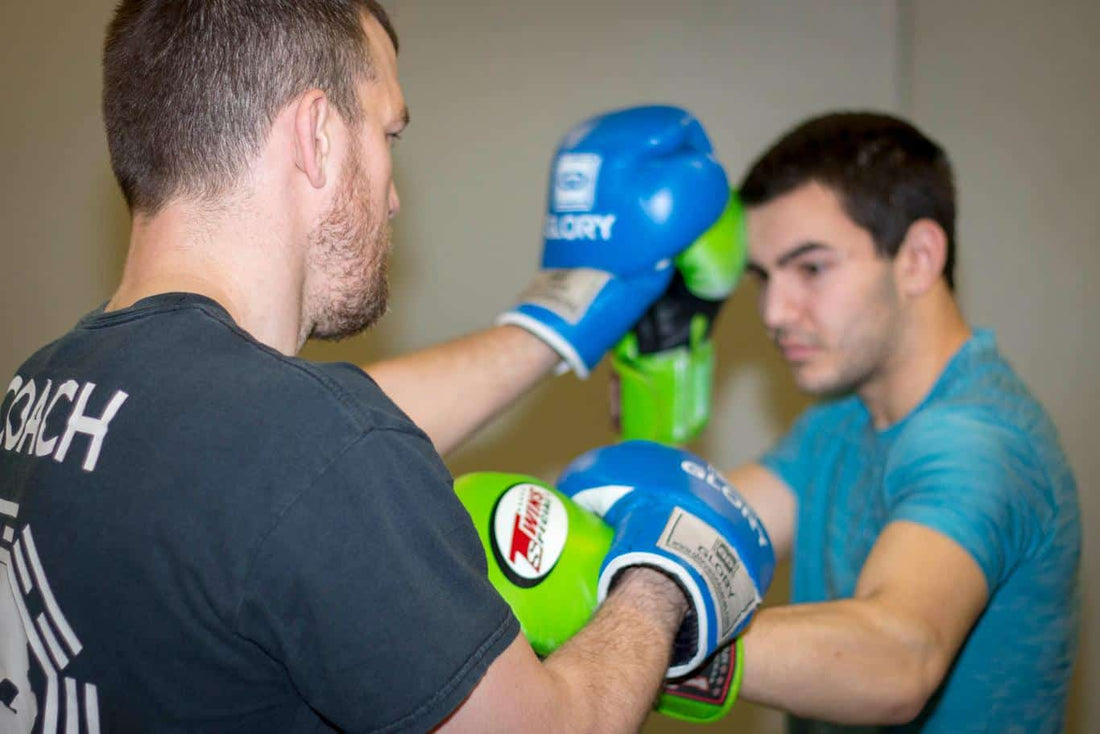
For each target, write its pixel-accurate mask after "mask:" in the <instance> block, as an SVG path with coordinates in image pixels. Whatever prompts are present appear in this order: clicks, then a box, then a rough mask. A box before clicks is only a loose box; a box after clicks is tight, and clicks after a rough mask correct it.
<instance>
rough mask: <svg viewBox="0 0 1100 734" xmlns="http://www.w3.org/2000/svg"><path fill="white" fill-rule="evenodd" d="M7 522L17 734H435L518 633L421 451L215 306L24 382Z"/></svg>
mask: <svg viewBox="0 0 1100 734" xmlns="http://www.w3.org/2000/svg"><path fill="white" fill-rule="evenodd" d="M0 522H2V533H3V534H2V540H0V563H2V565H0V572H3V573H5V574H6V575H7V580H6V581H2V582H0V637H2V638H3V642H0V730H3V731H8V730H9V727H11V726H12V723H11V722H21V725H20V724H19V723H16V724H15V725H14V726H18V727H19V728H18V729H16V730H26V726H27V724H26V722H27V721H30V720H37V725H36V726H35V731H41V730H49V731H52V730H53V727H52V726H51V725H56V727H57V729H58V730H60V731H67V730H68V729H67V728H66V727H68V726H69V725H70V722H71V721H73V720H74V717H75V723H77V724H79V728H78V729H74V730H73V731H80V732H85V731H94V730H95V728H94V727H96V726H98V728H99V730H101V731H105V732H109V731H123V732H131V731H156V732H162V731H210V732H231V731H233V732H235V731H257V732H277V731H286V732H307V731H308V732H312V731H328V730H331V729H344V730H348V731H423V730H425V729H428V728H430V727H431V726H433V725H434V724H436V723H438V722H439V721H440V720H441V719H442V718H444V717H445V716H446V715H447V714H448V713H449V712H450V711H452V710H453V709H454V708H455V707H456V706H457V705H458V704H459V703H461V701H462V700H463V698H464V697H465V696H467V695H468V694H469V693H470V691H471V690H472V689H473V687H474V686H475V685H476V684H477V682H478V681H479V680H480V678H481V676H482V675H483V674H484V671H485V669H486V668H487V667H488V666H489V664H490V663H491V662H492V661H493V660H494V659H495V658H496V656H497V655H499V654H500V653H501V652H502V651H503V650H504V648H505V647H507V646H508V644H509V643H511V642H512V640H513V639H514V638H515V636H516V634H517V633H518V625H517V623H516V621H515V618H514V617H513V616H512V614H511V612H510V611H509V610H508V607H507V606H506V605H505V603H504V602H503V601H502V600H501V598H500V597H499V596H498V595H497V593H496V592H495V591H494V590H493V588H492V586H491V585H490V584H489V582H488V580H487V577H486V567H485V556H484V552H483V551H482V548H481V545H480V543H479V541H478V538H477V535H476V533H475V531H474V528H473V526H472V524H471V522H470V519H469V517H468V516H467V515H466V513H465V511H464V510H463V508H462V506H461V505H460V504H459V502H458V500H457V499H456V498H455V496H454V494H453V492H452V487H451V477H450V475H449V474H448V472H447V470H446V468H445V467H444V466H443V464H442V462H441V461H440V459H439V457H438V455H437V454H436V453H435V451H434V449H433V448H432V445H431V443H430V442H429V440H428V438H427V437H426V436H425V435H424V433H423V432H421V431H420V430H419V429H418V428H417V427H416V426H415V425H414V424H413V423H412V422H411V421H410V420H409V418H408V417H406V416H405V415H404V414H403V413H402V412H401V411H400V410H399V409H398V408H397V407H396V406H395V405H394V404H393V403H392V402H391V401H390V400H389V399H388V398H387V397H386V396H385V394H384V393H383V392H382V391H381V390H380V389H379V388H378V386H377V385H376V384H375V383H374V382H373V381H372V380H371V379H370V378H369V377H367V376H366V375H365V374H364V373H363V372H362V371H361V370H359V369H358V368H356V367H354V366H352V365H345V364H316V363H312V362H308V361H306V360H301V359H295V358H288V357H286V356H283V355H281V354H279V353H277V352H275V351H274V350H271V349H269V348H267V347H265V346H263V345H261V344H259V343H258V342H256V341H255V340H254V339H252V338H251V337H250V336H249V335H248V334H246V333H245V332H243V331H241V330H240V329H239V328H238V327H237V326H236V325H235V324H234V323H233V321H232V320H231V319H230V317H229V315H228V314H227V313H226V312H225V311H224V309H222V308H221V307H220V306H219V305H218V304H216V303H215V302H213V301H211V300H209V299H207V298H203V297H200V296H195V295H190V294H166V295H161V296H155V297H152V298H148V299H144V300H142V301H140V302H138V303H137V304H135V305H134V306H133V307H132V308H129V309H125V310H122V311H117V312H112V313H102V312H95V313H92V314H90V315H89V316H87V317H85V318H84V319H82V320H81V321H80V322H79V323H78V324H77V326H76V327H75V328H74V329H73V330H72V331H71V332H69V333H68V334H66V335H65V336H64V337H63V338H61V339H60V340H58V341H56V342H54V343H52V344H50V345H48V346H46V347H45V348H43V349H42V350H40V351H39V352H38V353H37V354H35V355H34V356H33V357H32V358H31V359H30V360H28V361H27V362H26V363H24V364H23V366H22V367H20V368H19V370H18V372H17V374H16V376H15V378H14V379H13V380H12V382H11V383H10V384H9V386H8V388H7V392H6V394H5V396H4V399H3V402H2V403H0ZM9 586H10V587H11V591H10V594H9ZM28 681H29V683H30V685H29V689H30V690H28ZM5 722H8V723H7V724H6V723H5Z"/></svg>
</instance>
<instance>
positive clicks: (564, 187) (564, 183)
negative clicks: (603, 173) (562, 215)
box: [553, 153, 603, 212]
mask: <svg viewBox="0 0 1100 734" xmlns="http://www.w3.org/2000/svg"><path fill="white" fill-rule="evenodd" d="M602 163H603V159H602V158H600V156H598V155H595V154H594V153H565V154H563V155H561V156H560V157H559V158H558V165H557V168H556V169H555V170H554V207H553V208H554V209H555V210H556V211H559V212H586V211H590V210H591V209H592V206H593V205H594V204H595V203H596V182H597V181H598V180H599V177H600V165H601V164H602Z"/></svg>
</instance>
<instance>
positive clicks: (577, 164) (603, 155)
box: [498, 107, 729, 377]
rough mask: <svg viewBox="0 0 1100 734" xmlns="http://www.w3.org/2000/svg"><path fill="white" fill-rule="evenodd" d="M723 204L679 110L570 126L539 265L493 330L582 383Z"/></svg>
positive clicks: (701, 143)
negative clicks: (549, 358) (552, 354)
mask: <svg viewBox="0 0 1100 734" xmlns="http://www.w3.org/2000/svg"><path fill="white" fill-rule="evenodd" d="M728 200H729V183H728V181H727V179H726V174H725V171H724V170H723V169H722V166H721V165H719V163H718V162H717V161H716V160H715V159H714V156H713V151H712V148H711V145H710V141H709V140H708V139H707V134H706V132H704V131H703V127H702V125H700V124H699V121H698V120H696V119H695V118H694V117H693V116H692V115H691V114H690V113H688V112H686V111H684V110H682V109H679V108H677V107H632V108H628V109H625V110H620V111H618V112H611V113H608V114H604V115H599V116H597V117H594V118H592V119H590V120H587V121H585V122H582V123H581V124H579V125H577V126H576V127H574V128H573V129H572V130H571V131H570V132H569V134H567V135H566V136H565V138H564V139H563V140H562V142H561V144H560V146H559V147H558V151H557V154H556V156H555V158H554V161H553V164H552V166H551V171H550V195H549V200H548V203H547V213H546V223H545V226H544V231H543V234H544V248H543V255H542V269H541V270H540V272H539V274H538V276H537V277H536V278H535V280H534V282H533V283H532V284H531V286H530V287H529V288H528V289H527V290H526V291H524V292H523V293H522V294H521V295H520V297H519V303H518V304H517V305H516V306H515V307H514V308H513V309H511V310H510V311H508V312H506V313H505V314H503V315H502V316H501V317H500V318H499V319H498V323H502V324H515V325H516V326H520V327H522V328H524V329H527V330H528V331H530V332H531V333H533V334H534V335H535V336H537V337H539V338H540V339H542V340H543V341H545V342H546V343H547V344H549V345H550V346H551V347H552V348H553V349H554V350H555V351H556V352H558V354H560V355H561V357H562V359H563V360H564V362H565V366H567V367H569V368H572V370H573V371H574V372H575V373H576V374H577V375H578V376H579V377H587V375H588V373H589V371H590V370H591V369H592V368H594V367H595V366H596V364H597V363H598V362H599V361H600V358H601V357H603V355H604V354H605V353H606V352H607V351H608V349H610V348H611V347H612V346H613V345H614V344H615V343H616V342H618V341H619V340H620V339H621V338H622V337H623V335H624V334H626V332H627V331H628V330H629V329H630V328H631V327H632V326H633V325H634V324H635V322H637V321H638V319H639V318H640V317H641V316H642V314H643V313H644V312H645V310H646V309H647V308H648V307H649V305H650V304H651V303H652V302H653V301H654V300H656V299H657V297H658V296H659V295H660V294H661V293H663V292H664V291H665V289H666V288H667V287H668V284H669V282H670V281H671V279H672V273H673V267H672V258H673V257H674V256H676V255H677V254H678V253H680V252H681V251H683V250H684V249H686V248H687V247H688V246H689V245H691V244H692V243H693V242H694V241H695V240H696V238H698V237H699V236H700V235H701V234H703V232H705V231H706V230H707V229H708V228H709V227H710V226H711V225H712V224H713V223H714V222H715V221H716V220H717V219H718V218H719V216H720V215H721V214H722V212H723V210H724V209H725V207H726V203H727V201H728Z"/></svg>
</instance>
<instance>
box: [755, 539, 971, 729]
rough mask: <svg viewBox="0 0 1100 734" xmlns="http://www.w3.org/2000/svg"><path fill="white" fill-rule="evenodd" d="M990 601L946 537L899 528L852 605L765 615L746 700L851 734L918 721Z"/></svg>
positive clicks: (874, 558) (874, 556) (866, 572)
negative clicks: (859, 727) (850, 728)
mask: <svg viewBox="0 0 1100 734" xmlns="http://www.w3.org/2000/svg"><path fill="white" fill-rule="evenodd" d="M987 597H988V590H987V587H986V580H985V576H984V575H983V573H982V570H981V568H980V567H979V566H978V564H977V563H976V562H975V561H974V559H973V558H972V557H971V556H970V554H969V553H968V552H967V551H966V550H964V549H963V547H962V546H960V545H958V544H957V543H956V542H955V541H953V540H951V539H950V538H948V537H947V536H946V535H942V534H941V533H939V532H937V531H935V530H931V529H929V528H927V527H925V526H923V525H919V524H916V523H912V522H906V521H897V522H893V523H891V524H890V525H888V526H887V527H886V529H885V530H884V531H883V532H882V534H881V535H880V536H879V538H878V541H877V542H876V543H875V545H874V547H873V548H872V550H871V554H870V555H869V556H868V558H867V561H866V563H865V565H864V566H863V569H862V572H861V573H860V576H859V581H858V583H857V587H856V592H855V596H854V598H852V599H844V600H839V601H831V602H824V603H820V604H798V605H791V606H783V607H773V608H770V609H764V610H762V611H761V612H760V613H759V614H758V615H757V618H756V621H755V622H754V623H753V624H752V626H751V627H750V628H749V630H748V632H747V633H746V634H745V635H744V637H743V638H742V639H743V641H744V644H745V677H744V682H743V685H742V688H741V696H742V698H744V699H747V700H752V701H756V702H758V703H763V704H766V705H768V706H773V707H776V708H781V709H784V710H786V711H790V712H792V713H795V714H798V715H801V716H808V717H813V718H819V719H827V720H830V721H837V722H841V723H849V724H896V723H902V722H906V721H909V720H911V719H912V718H913V717H915V716H916V715H917V714H918V713H919V712H920V711H921V709H922V708H923V707H924V704H925V703H926V702H927V700H928V698H929V696H931V695H932V693H933V692H934V691H935V690H936V688H937V687H938V686H939V685H940V683H941V681H942V680H943V678H944V675H945V674H946V672H947V670H948V669H949V667H950V665H951V662H952V660H953V659H954V657H955V655H956V653H957V652H958V650H959V647H960V646H961V645H962V642H963V640H964V639H965V638H966V635H967V633H968V632H969V630H970V628H971V627H972V626H973V624H974V622H975V620H976V619H977V618H978V615H979V614H980V613H981V611H982V609H983V608H984V606H985V603H986V600H987Z"/></svg>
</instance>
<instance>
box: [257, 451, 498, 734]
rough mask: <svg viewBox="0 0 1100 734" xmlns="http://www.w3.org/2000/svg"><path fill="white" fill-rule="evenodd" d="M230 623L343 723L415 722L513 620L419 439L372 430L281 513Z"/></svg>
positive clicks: (440, 471) (473, 670) (434, 708)
mask: <svg viewBox="0 0 1100 734" xmlns="http://www.w3.org/2000/svg"><path fill="white" fill-rule="evenodd" d="M238 629H239V630H240V631H241V633H242V634H244V635H246V636H248V637H249V638H250V639H253V640H255V641H256V642H257V644H259V645H260V646H261V647H263V648H264V649H265V650H267V651H268V653H269V654H270V655H272V657H274V658H275V659H277V660H280V661H282V662H283V663H284V664H285V666H286V668H287V671H288V674H289V676H290V678H291V681H292V682H293V685H294V686H295V688H296V689H297V690H298V691H299V693H300V694H301V695H302V696H303V697H304V698H305V699H306V701H307V702H308V703H309V704H310V706H312V707H313V708H314V709H315V710H316V711H318V712H319V713H320V714H321V715H322V716H324V717H325V718H326V719H327V720H329V721H330V722H332V723H333V724H335V725H336V726H338V727H340V728H341V729H343V730H346V731H407V730H421V731H422V730H426V729H429V728H431V727H432V726H433V725H435V724H436V723H438V722H439V721H441V720H442V719H443V718H444V717H446V716H447V714H449V713H450V712H451V711H453V710H454V709H455V708H456V707H457V706H458V705H459V704H460V703H461V702H462V701H463V699H465V697H466V696H468V695H469V693H470V692H471V691H472V690H473V688H474V687H475V686H476V685H477V683H478V682H479V681H480V679H481V677H482V676H483V675H484V672H485V670H486V669H487V668H488V667H489V665H490V664H491V663H492V661H493V660H494V659H495V658H496V657H497V656H498V655H499V654H500V653H501V652H503V651H504V649H505V648H506V647H507V646H508V645H509V644H510V643H511V642H512V641H513V639H514V638H515V637H516V635H517V634H518V632H519V625H518V623H517V622H516V620H515V617H514V616H513V615H512V612H511V610H510V609H509V608H508V606H507V605H506V604H505V602H504V601H503V599H501V597H500V596H499V595H498V594H497V592H496V591H495V590H494V589H493V587H492V586H491V585H490V583H489V581H488V576H487V570H486V562H485V553H484V550H483V549H482V547H481V543H480V541H479V540H478V537H477V533H476V531H475V529H474V527H473V524H472V522H471V521H470V518H469V516H468V515H467V514H466V511H465V510H464V509H463V507H462V505H461V504H460V503H459V501H458V499H457V498H456V497H455V495H454V492H453V487H452V482H451V477H450V475H449V473H448V472H447V470H446V468H445V467H444V466H443V464H442V462H441V461H440V460H439V458H438V456H437V455H436V454H435V452H434V450H433V449H432V447H431V445H430V444H429V443H428V441H427V439H425V438H423V437H422V436H417V435H415V434H411V433H405V432H402V431H393V430H374V431H371V432H369V433H366V434H364V435H363V436H362V437H360V438H358V439H357V440H355V442H354V443H353V444H352V445H351V446H350V447H349V448H348V449H347V450H345V451H344V452H343V453H342V454H341V456H340V457H339V458H338V459H337V460H336V461H334V462H333V463H332V464H331V465H330V466H329V467H328V468H327V469H326V470H325V471H324V472H323V473H322V475H321V476H320V477H318V479H317V481H316V482H315V483H314V485H313V486H311V487H309V488H308V489H306V490H305V491H303V492H302V493H301V495H300V496H299V497H298V498H297V500H296V501H295V502H294V503H293V504H292V505H291V506H289V507H288V508H286V510H285V511H283V512H282V513H281V515H280V517H279V518H278V520H277V523H276V524H275V526H274V527H273V528H272V530H271V532H270V533H269V534H268V536H267V537H266V538H265V539H264V541H263V543H262V545H261V547H260V548H259V549H258V552H257V555H256V558H255V561H254V566H253V571H252V573H251V574H250V578H249V581H248V584H247V586H246V590H245V594H244V598H243V601H242V604H241V608H240V611H239V614H238Z"/></svg>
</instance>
